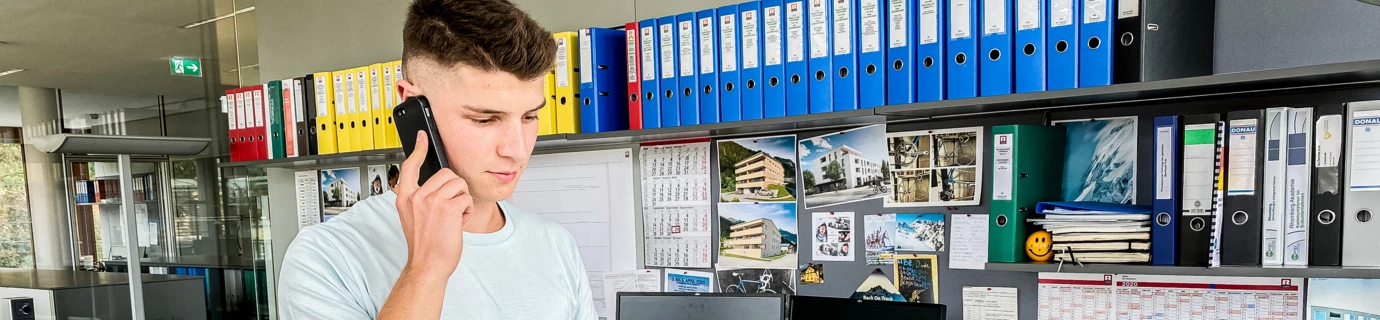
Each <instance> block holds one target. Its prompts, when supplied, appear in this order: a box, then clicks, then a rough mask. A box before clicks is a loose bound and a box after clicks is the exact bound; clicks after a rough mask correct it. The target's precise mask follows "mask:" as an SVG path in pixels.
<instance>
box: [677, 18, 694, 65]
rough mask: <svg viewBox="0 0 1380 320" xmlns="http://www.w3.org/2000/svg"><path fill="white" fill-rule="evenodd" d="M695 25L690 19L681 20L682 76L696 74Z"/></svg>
mask: <svg viewBox="0 0 1380 320" xmlns="http://www.w3.org/2000/svg"><path fill="white" fill-rule="evenodd" d="M694 42H695V25H693V24H691V22H690V21H681V22H680V76H682V77H689V76H693V75H695V64H693V63H690V62H691V61H694V60H691V59H694V58H695V43H694Z"/></svg>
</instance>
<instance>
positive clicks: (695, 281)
mask: <svg viewBox="0 0 1380 320" xmlns="http://www.w3.org/2000/svg"><path fill="white" fill-rule="evenodd" d="M665 280H666V281H662V282H663V283H665V284H666V292H714V273H713V272H704V271H694V270H681V269H672V268H666V279H665Z"/></svg>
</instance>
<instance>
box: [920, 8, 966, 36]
mask: <svg viewBox="0 0 1380 320" xmlns="http://www.w3.org/2000/svg"><path fill="white" fill-rule="evenodd" d="M969 1H971V0H949V39H963V38H967V37H971V36H972V35H973V34H972V30H969V28H970V27H971V25H972V20H973V17H972V15H971V13H972V12H970V11H968V6H971V5H972V4H971V3H968V2H969ZM921 28H922V29H923V28H924V27H923V26H922V27H921Z"/></svg>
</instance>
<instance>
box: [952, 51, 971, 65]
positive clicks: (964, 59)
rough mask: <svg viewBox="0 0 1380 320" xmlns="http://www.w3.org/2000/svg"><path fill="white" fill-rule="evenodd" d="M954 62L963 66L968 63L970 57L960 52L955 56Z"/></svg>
mask: <svg viewBox="0 0 1380 320" xmlns="http://www.w3.org/2000/svg"><path fill="white" fill-rule="evenodd" d="M954 62H956V63H958V64H963V63H964V62H968V55H967V54H965V53H962V52H959V53H958V54H957V55H954Z"/></svg>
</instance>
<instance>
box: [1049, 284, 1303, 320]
mask: <svg viewBox="0 0 1380 320" xmlns="http://www.w3.org/2000/svg"><path fill="white" fill-rule="evenodd" d="M1303 281H1304V279H1303V278H1260V277H1196V276H1158V275H1128V274H1065V273H1040V279H1039V293H1040V297H1039V300H1040V306H1039V319H1042V320H1043V319H1050V320H1062V319H1269V320H1299V319H1303V314H1304V313H1303V308H1304V306H1303V289H1304V288H1303V287H1304V286H1303Z"/></svg>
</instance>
